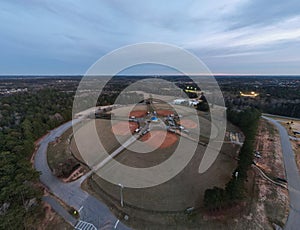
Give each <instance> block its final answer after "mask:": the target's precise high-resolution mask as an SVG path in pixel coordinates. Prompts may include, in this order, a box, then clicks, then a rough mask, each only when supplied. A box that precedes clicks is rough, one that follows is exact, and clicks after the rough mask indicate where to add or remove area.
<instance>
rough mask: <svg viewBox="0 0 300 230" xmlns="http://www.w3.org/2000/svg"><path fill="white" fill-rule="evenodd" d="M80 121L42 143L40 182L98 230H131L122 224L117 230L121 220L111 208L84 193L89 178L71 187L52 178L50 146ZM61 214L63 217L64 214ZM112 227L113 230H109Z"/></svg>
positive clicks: (37, 163) (37, 160)
mask: <svg viewBox="0 0 300 230" xmlns="http://www.w3.org/2000/svg"><path fill="white" fill-rule="evenodd" d="M79 121H80V119H75V120H73V121H69V122H67V123H65V124H63V125H61V126H59V127H58V128H56V129H54V130H52V131H51V132H50V133H49V134H48V135H47V136H46V137H45V138H43V139H42V140H41V141H40V142H39V147H38V149H37V152H36V155H35V160H34V166H35V168H36V170H37V171H39V172H40V173H41V175H40V180H41V182H42V183H43V184H44V185H46V187H47V188H48V189H49V191H50V192H51V193H53V194H54V195H55V196H56V197H58V198H60V199H61V200H63V201H64V202H65V203H66V204H68V205H69V206H71V207H74V208H75V209H76V210H80V220H83V221H86V222H89V223H92V224H93V225H94V226H96V227H97V228H98V229H101V228H105V229H120V230H121V229H122V230H128V229H129V228H128V227H127V226H125V225H124V224H123V223H121V222H119V223H118V225H117V227H116V228H114V226H115V223H116V222H117V221H118V220H117V218H116V217H115V216H114V215H113V213H112V212H111V211H110V210H109V208H108V207H107V206H106V205H105V204H103V203H101V202H100V201H99V200H97V199H96V198H95V197H93V196H91V195H90V194H88V193H87V192H85V191H83V190H82V189H81V187H80V185H81V183H82V182H83V181H84V179H86V176H85V177H82V178H80V179H79V180H77V181H74V182H71V183H63V182H61V181H60V180H59V179H58V178H57V177H55V176H53V175H52V172H51V170H50V168H49V166H48V162H47V148H48V144H49V143H50V142H52V141H54V140H55V138H56V137H59V136H61V135H62V134H63V133H64V132H65V131H66V130H67V129H68V128H70V127H71V126H72V122H73V123H78V122H79ZM88 175H90V174H88ZM44 200H45V201H49V203H50V205H51V204H52V205H53V206H55V207H53V208H54V209H55V210H56V211H58V212H59V210H62V209H61V207H59V204H58V203H55V201H54V200H51V199H50V198H45V199H44ZM60 214H63V213H61V212H60ZM63 217H65V215H63ZM65 219H66V221H68V222H69V223H71V224H73V225H74V222H75V220H73V219H72V218H70V217H68V218H66V217H65ZM108 226H111V228H108Z"/></svg>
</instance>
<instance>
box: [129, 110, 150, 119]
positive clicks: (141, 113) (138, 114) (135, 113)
mask: <svg viewBox="0 0 300 230" xmlns="http://www.w3.org/2000/svg"><path fill="white" fill-rule="evenodd" d="M146 114H147V111H146V110H134V111H131V112H130V116H134V117H144V116H145V115H146Z"/></svg>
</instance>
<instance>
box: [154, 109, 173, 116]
mask: <svg viewBox="0 0 300 230" xmlns="http://www.w3.org/2000/svg"><path fill="white" fill-rule="evenodd" d="M156 112H157V115H159V116H164V117H166V116H168V115H171V114H174V112H173V111H171V110H166V109H165V110H163V109H161V110H157V111H156Z"/></svg>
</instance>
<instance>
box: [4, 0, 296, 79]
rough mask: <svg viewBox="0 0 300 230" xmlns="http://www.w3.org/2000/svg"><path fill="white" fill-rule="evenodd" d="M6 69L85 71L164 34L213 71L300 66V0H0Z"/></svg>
mask: <svg viewBox="0 0 300 230" xmlns="http://www.w3.org/2000/svg"><path fill="white" fill-rule="evenodd" d="M0 22H1V23H0V31H1V33H0V74H84V73H85V72H86V70H87V69H88V68H89V67H90V66H91V65H92V64H93V63H94V62H95V61H97V60H98V59H99V58H100V57H101V56H103V55H105V54H106V53H108V52H110V51H112V50H114V49H117V48H119V47H121V46H124V45H129V44H134V43H141V42H164V43H170V44H173V45H177V46H180V47H182V48H185V49H187V50H188V51H190V52H192V53H194V54H196V55H197V56H198V57H199V58H200V59H201V60H202V61H203V62H204V63H205V64H206V65H207V66H208V67H209V69H210V70H211V71H212V72H213V73H227V74H300V1H299V0H287V1H282V0H228V1H227V0H208V1H204V0H201V1H199V0H197V1H189V0H185V1H182V0H166V1H162V0H159V1H158V0H151V1H141V0H118V1H117V0H58V1H54V0H43V1H42V0H26V1H24V0H1V1H0Z"/></svg>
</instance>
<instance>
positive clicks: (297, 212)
mask: <svg viewBox="0 0 300 230" xmlns="http://www.w3.org/2000/svg"><path fill="white" fill-rule="evenodd" d="M263 118H264V119H266V120H268V121H270V122H271V123H273V124H274V125H275V126H276V127H277V129H278V131H279V134H280V141H281V148H282V153H283V160H284V166H285V172H286V177H287V181H288V190H289V197H290V212H289V216H288V219H287V222H286V224H285V227H284V229H287V230H298V229H300V174H299V170H298V167H297V165H296V161H295V156H294V151H293V149H292V146H291V143H290V139H289V135H288V133H287V131H286V129H285V128H284V127H283V126H282V125H280V124H279V122H278V121H276V120H274V119H272V118H269V117H266V116H263Z"/></svg>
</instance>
